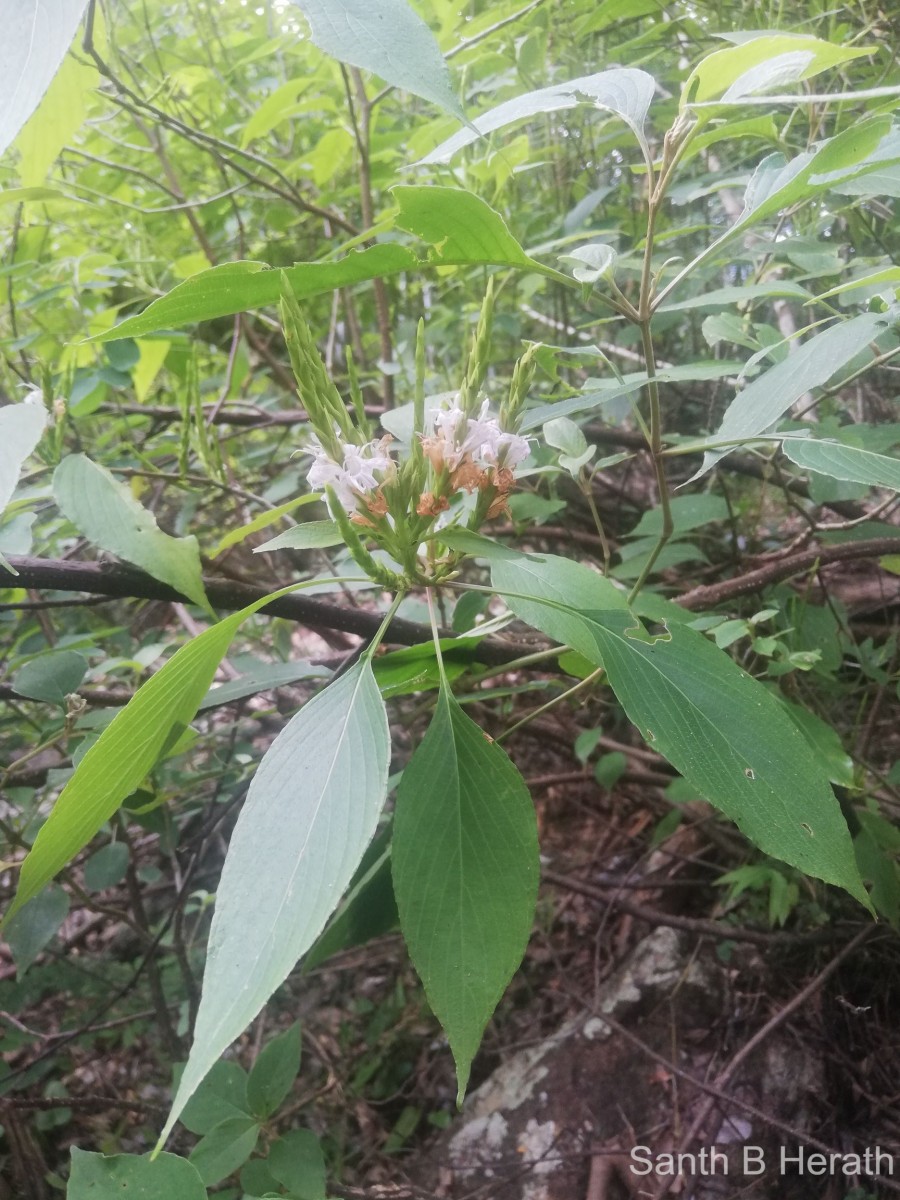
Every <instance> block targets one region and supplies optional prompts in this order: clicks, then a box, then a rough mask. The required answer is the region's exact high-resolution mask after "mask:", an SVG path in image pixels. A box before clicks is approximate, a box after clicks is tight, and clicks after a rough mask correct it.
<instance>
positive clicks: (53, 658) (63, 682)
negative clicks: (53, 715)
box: [12, 650, 88, 707]
mask: <svg viewBox="0 0 900 1200" xmlns="http://www.w3.org/2000/svg"><path fill="white" fill-rule="evenodd" d="M87 668H88V664H87V659H86V658H85V657H84V655H83V654H79V653H78V651H77V650H56V651H53V652H51V653H50V654H42V655H40V656H39V657H38V658H33V659H32V660H31V661H30V662H27V663H25V665H24V666H23V667H21V668H20V669H19V670H18V671H16V673H15V675H14V676H13V680H12V686H13V690H14V691H15V692H16V693H17V694H18V695H19V696H26V697H27V698H28V699H29V700H46V701H48V702H49V703H51V704H61V705H62V706H63V707H65V703H66V696H68V695H70V694H71V693H72V692H74V691H75V690H76V688H78V687H79V685H80V684H81V681H82V679H84V676H85V672H86V671H87Z"/></svg>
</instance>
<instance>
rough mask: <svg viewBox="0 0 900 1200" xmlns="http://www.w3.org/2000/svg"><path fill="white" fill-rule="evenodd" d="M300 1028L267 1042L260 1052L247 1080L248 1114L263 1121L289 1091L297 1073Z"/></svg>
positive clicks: (296, 1024)
mask: <svg viewBox="0 0 900 1200" xmlns="http://www.w3.org/2000/svg"><path fill="white" fill-rule="evenodd" d="M301 1045H302V1042H301V1036H300V1024H299V1022H295V1023H294V1024H293V1025H292V1026H291V1027H290V1029H286V1030H285V1031H284V1033H280V1034H279V1035H278V1036H277V1037H274V1038H272V1040H271V1041H270V1042H267V1043H266V1045H265V1046H263V1048H262V1050H261V1051H260V1053H259V1055H258V1057H257V1059H256V1062H255V1063H254V1064H253V1069H252V1070H251V1072H250V1078H249V1079H248V1080H247V1103H248V1104H249V1105H250V1111H251V1112H252V1113H253V1114H254V1116H257V1117H259V1118H260V1120H263V1121H265V1120H266V1119H267V1118H268V1117H270V1116H271V1115H272V1113H273V1112H275V1111H276V1109H277V1108H278V1106H279V1105H280V1104H281V1102H282V1101H283V1100H284V1098H285V1096H287V1095H288V1093H289V1092H290V1090H291V1087H292V1086H293V1083H294V1080H295V1079H296V1078H297V1072H298V1071H299V1070H300V1050H301Z"/></svg>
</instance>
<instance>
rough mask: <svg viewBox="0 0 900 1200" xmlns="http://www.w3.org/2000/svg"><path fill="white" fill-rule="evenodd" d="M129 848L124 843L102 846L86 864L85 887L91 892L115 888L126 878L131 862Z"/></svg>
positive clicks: (111, 843)
mask: <svg viewBox="0 0 900 1200" xmlns="http://www.w3.org/2000/svg"><path fill="white" fill-rule="evenodd" d="M129 857H130V856H129V854H128V847H127V846H126V845H125V843H124V842H110V844H109V845H108V846H102V847H101V848H100V849H99V850H98V851H97V853H96V854H92V855H91V857H90V858H89V859H88V860H87V862H86V863H85V864H84V886H85V888H87V890H88V891H89V892H101V891H102V890H103V889H104V888H108V887H115V885H116V884H117V883H121V882H122V880H123V879H124V878H125V873H126V871H127V870H128V862H129Z"/></svg>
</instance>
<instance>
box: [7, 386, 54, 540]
mask: <svg viewBox="0 0 900 1200" xmlns="http://www.w3.org/2000/svg"><path fill="white" fill-rule="evenodd" d="M46 424H47V410H46V409H45V408H44V402H43V400H42V399H41V395H40V392H32V393H31V396H29V397H28V399H26V400H25V401H23V402H22V403H21V404H8V405H6V407H5V408H0V516H2V515H3V511H4V509H5V508H6V506H7V504H9V502H10V500H11V499H12V496H13V492H14V491H15V490H16V483H17V482H18V479H19V472H20V471H21V470H22V464H23V463H24V462H25V459H26V458H27V457H28V456H29V454H31V452H32V450H34V448H35V446H36V445H37V444H38V442H39V441H40V440H41V434H42V433H43V432H44V428H45V426H46Z"/></svg>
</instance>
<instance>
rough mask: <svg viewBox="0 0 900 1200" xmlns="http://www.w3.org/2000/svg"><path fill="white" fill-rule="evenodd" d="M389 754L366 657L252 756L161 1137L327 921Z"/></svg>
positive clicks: (367, 836) (378, 794) (371, 820)
mask: <svg viewBox="0 0 900 1200" xmlns="http://www.w3.org/2000/svg"><path fill="white" fill-rule="evenodd" d="M389 758H390V735H389V733H388V724H387V715H386V713H385V708H384V702H383V701H382V699H381V695H380V693H379V691H378V687H377V684H376V683H375V678H374V676H373V674H372V667H371V663H370V662H369V661H368V660H365V661H362V662H360V663H358V664H357V665H356V666H355V667H353V668H352V669H351V670H349V671H348V672H347V673H346V675H343V676H341V678H340V679H338V680H336V681H335V682H334V683H332V684H330V685H329V686H328V687H327V688H325V689H324V691H322V692H320V693H319V694H318V695H317V696H315V697H314V698H313V699H312V700H310V701H309V702H308V703H307V704H305V705H304V706H303V708H301V709H300V711H299V712H298V713H297V714H296V716H294V717H293V718H292V720H291V721H289V722H288V724H287V725H286V726H285V728H284V729H283V730H282V731H281V733H280V734H279V735H278V737H277V738H276V739H275V741H274V742H273V743H272V745H271V747H270V748H269V750H268V752H267V753H266V755H265V757H264V758H263V760H262V762H261V763H260V766H259V768H258V770H257V772H256V774H255V776H254V777H253V782H252V783H251V785H250V790H249V791H248V793H247V799H246V800H245V802H244V807H243V808H242V810H241V814H240V816H239V817H238V821H237V824H236V826H235V829H234V833H233V834H232V836H231V842H230V845H229V847H228V854H227V856H226V858H225V865H224V867H223V869H222V878H221V880H220V883H219V888H218V892H217V894H216V907H215V912H214V914H213V921H212V928H211V930H210V936H209V949H208V954H207V960H206V970H205V972H204V976H203V994H202V998H201V1001H200V1009H199V1012H198V1014H197V1023H196V1027H195V1031H194V1044H193V1046H192V1048H191V1054H190V1058H189V1059H188V1063H187V1066H186V1067H185V1070H184V1074H183V1075H182V1077H181V1081H180V1083H179V1086H178V1091H177V1093H176V1096H175V1100H174V1102H173V1105H172V1111H171V1113H170V1115H169V1118H168V1120H167V1121H166V1125H165V1129H164V1130H163V1133H162V1137H161V1139H160V1144H162V1143H163V1142H164V1141H165V1139H166V1138H167V1137H168V1135H169V1133H170V1131H171V1129H172V1126H173V1125H174V1124H175V1121H176V1120H177V1119H178V1117H179V1115H180V1114H181V1111H182V1109H183V1108H184V1106H185V1104H186V1103H187V1101H188V1100H189V1098H190V1096H191V1095H192V1094H193V1092H194V1091H195V1089H196V1088H197V1087H198V1085H199V1084H200V1082H201V1080H202V1079H203V1078H204V1076H205V1075H206V1074H207V1072H208V1071H209V1070H210V1068H211V1067H212V1066H213V1064H214V1063H215V1061H216V1059H217V1058H218V1057H219V1055H220V1054H221V1053H222V1051H223V1050H225V1048H226V1047H227V1046H229V1045H230V1043H231V1042H233V1041H234V1039H235V1038H236V1037H237V1036H238V1035H239V1034H240V1033H242V1032H243V1030H244V1029H245V1028H246V1027H247V1025H248V1024H249V1023H250V1021H252V1020H253V1018H254V1017H255V1016H256V1014H257V1013H258V1012H259V1011H260V1009H261V1008H262V1006H263V1005H264V1004H265V1002H266V1000H268V998H269V996H271V994H272V992H274V991H275V989H276V988H277V987H278V986H279V985H280V984H281V983H282V982H283V981H284V980H285V978H286V977H287V975H288V974H289V973H290V971H291V970H292V969H293V968H294V966H295V965H296V963H297V960H298V959H299V958H300V956H301V955H302V954H303V953H304V952H305V951H306V950H307V949H308V948H309V947H310V946H311V945H312V943H313V941H314V940H315V939H316V937H317V936H318V935H319V933H320V932H321V930H322V928H323V927H324V925H325V922H326V920H327V919H328V917H329V916H330V914H331V913H332V911H333V910H334V908H335V906H336V905H337V903H338V901H339V899H340V897H341V894H342V893H343V892H344V890H345V889H346V887H347V885H348V884H349V883H350V880H351V879H352V877H353V874H354V872H355V870H356V867H357V865H358V863H359V861H360V859H361V858H362V855H363V852H364V850H365V848H366V846H367V845H368V843H369V841H370V840H371V838H372V835H373V834H374V832H375V826H376V824H377V821H378V815H379V813H380V812H381V809H382V807H383V805H384V801H385V796H386V793H387V772H388V761H389Z"/></svg>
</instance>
